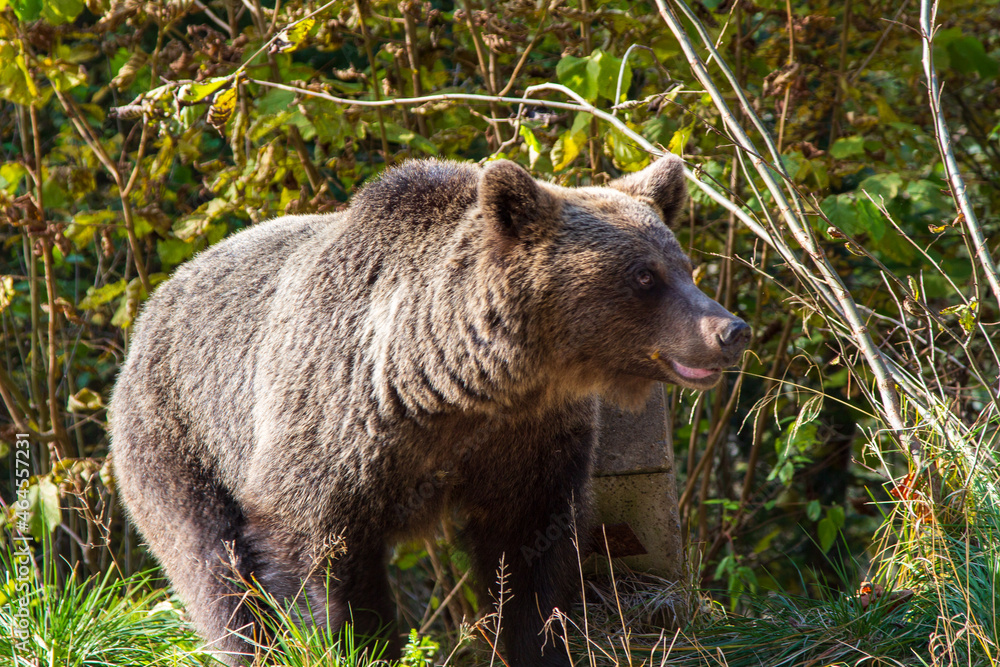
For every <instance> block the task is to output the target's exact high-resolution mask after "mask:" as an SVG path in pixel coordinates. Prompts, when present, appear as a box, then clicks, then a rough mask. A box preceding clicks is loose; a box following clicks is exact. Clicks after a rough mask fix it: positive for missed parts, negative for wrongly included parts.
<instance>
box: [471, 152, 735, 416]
mask: <svg viewBox="0 0 1000 667" xmlns="http://www.w3.org/2000/svg"><path fill="white" fill-rule="evenodd" d="M685 199H686V186H685V183H684V173H683V164H682V162H681V160H680V159H679V158H677V157H676V156H673V155H667V156H665V157H662V158H660V159H658V160H656V161H655V162H653V163H652V164H651V165H649V166H648V167H646V168H645V169H643V170H642V171H639V172H636V173H633V174H629V175H627V176H624V177H622V178H619V179H618V180H615V181H612V182H610V183H609V184H608V186H606V187H583V188H564V187H559V186H555V185H551V184H548V183H543V182H539V181H536V180H535V179H534V178H532V177H531V175H530V174H528V172H526V171H525V170H524V169H523V168H521V167H520V166H518V165H517V164H515V163H514V162H509V161H506V160H498V161H495V162H491V163H489V164H488V165H487V166H486V167H485V168H484V170H483V173H482V176H481V179H480V182H479V188H478V200H479V201H478V203H479V209H480V212H481V214H482V215H483V217H484V218H485V219H486V221H487V222H488V224H489V229H490V230H491V233H492V234H494V236H495V238H494V243H495V246H496V248H497V253H496V254H497V255H498V258H499V261H500V262H501V263H503V264H504V265H506V266H508V267H511V268H510V270H511V271H517V272H520V277H519V279H518V280H517V282H518V284H527V285H528V286H529V291H528V293H525V294H524V295H523V298H524V299H525V300H526V301H531V302H533V305H532V307H530V308H528V309H527V310H528V311H529V312H531V313H532V317H533V318H534V322H533V327H532V328H533V329H534V331H535V332H536V336H537V337H538V338H539V339H540V340H541V341H543V344H544V345H545V346H546V348H547V352H548V354H546V355H545V356H546V358H547V359H548V360H552V361H553V362H554V363H555V367H554V369H553V372H554V373H556V374H557V375H558V376H559V377H561V378H564V385H565V386H568V387H571V388H572V389H571V390H570V391H572V392H573V393H576V392H579V394H593V393H598V394H600V395H602V396H603V397H605V398H607V399H609V400H611V401H612V402H615V403H617V404H618V405H620V406H622V407H626V408H633V409H638V408H639V407H641V406H642V405H644V403H645V400H646V398H647V397H648V393H649V391H650V389H651V388H652V386H653V384H654V383H655V382H657V381H659V382H669V383H674V384H677V385H680V386H682V387H687V388H691V389H708V388H710V387H712V386H714V385H715V384H717V383H718V382H719V379H720V378H721V374H722V370H723V369H724V368H726V367H728V366H732V365H734V364H736V363H737V361H738V360H739V358H740V356H741V354H742V352H743V351H744V349H745V348H746V346H747V343H748V342H749V339H750V328H749V327H748V326H747V324H746V323H745V322H743V320H741V319H740V318H738V317H735V316H734V315H732V314H731V313H729V312H728V311H727V310H726V309H725V308H723V307H722V306H721V305H720V304H719V303H717V302H716V301H714V300H713V299H711V298H709V297H708V296H706V295H705V294H704V293H703V292H702V291H701V290H700V289H699V288H698V287H697V286H696V285H695V284H694V281H693V280H692V266H691V262H690V261H689V259H688V258H687V256H686V255H685V253H684V251H683V250H682V248H681V246H680V244H679V243H678V242H677V239H676V238H675V237H674V235H673V233H672V232H671V230H670V228H669V225H670V224H671V223H673V221H674V220H675V218H676V217H677V215H678V213H679V212H680V211H681V210H682V209H683V207H684V203H685Z"/></svg>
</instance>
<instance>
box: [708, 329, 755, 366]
mask: <svg viewBox="0 0 1000 667" xmlns="http://www.w3.org/2000/svg"><path fill="white" fill-rule="evenodd" d="M716 339H717V340H718V343H719V348H720V349H721V350H722V352H723V354H725V355H726V357H727V358H729V359H733V360H734V361H733V362H732V363H736V361H735V360H738V359H739V356H740V355H741V354H743V350H745V349H747V345H748V344H749V343H750V326H749V325H748V324H747V323H746V322H744V321H743V320H741V319H739V318H735V319H733V320H732V321H731V322H729V324H727V325H725V326H724V327H723V328H722V330H721V331H719V333H717V334H716Z"/></svg>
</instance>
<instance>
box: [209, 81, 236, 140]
mask: <svg viewBox="0 0 1000 667" xmlns="http://www.w3.org/2000/svg"><path fill="white" fill-rule="evenodd" d="M235 109H236V86H233V87H232V88H228V89H226V90H224V91H222V92H221V93H219V94H218V95H216V96H215V101H214V102H212V107H211V108H210V109H209V110H208V122H209V124H211V126H212V127H214V128H215V129H216V130H218V131H219V133H222V131H223V128H224V127H225V125H226V121H228V120H229V118H230V117H231V116H232V115H233V111H234V110H235Z"/></svg>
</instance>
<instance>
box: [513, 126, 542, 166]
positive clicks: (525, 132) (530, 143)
mask: <svg viewBox="0 0 1000 667" xmlns="http://www.w3.org/2000/svg"><path fill="white" fill-rule="evenodd" d="M518 134H520V135H521V137H522V138H523V139H524V143H525V145H527V147H528V164H529V165H530V166H531V168H532V169H534V168H535V162H537V161H538V157H539V156H540V155H541V154H542V146H541V144H539V143H538V139H537V138H536V137H535V133H534V132H532V131H531V128H530V127H528V126H527V125H521V126H520V128H519V129H518Z"/></svg>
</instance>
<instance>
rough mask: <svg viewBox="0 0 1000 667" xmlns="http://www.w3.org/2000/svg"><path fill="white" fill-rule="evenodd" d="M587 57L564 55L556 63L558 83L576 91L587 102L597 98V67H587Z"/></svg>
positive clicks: (588, 63)
mask: <svg viewBox="0 0 1000 667" xmlns="http://www.w3.org/2000/svg"><path fill="white" fill-rule="evenodd" d="M589 65H590V59H589V58H577V57H576V56H566V57H564V58H563V59H562V60H560V61H559V64H557V65H556V77H557V78H558V79H559V83H561V84H562V85H564V86H566V87H567V88H569V89H570V90H572V91H573V92H574V93H577V94H578V95H580V97H582V98H583V99H585V100H587V101H588V102H594V101H595V100H597V92H598V88H597V74H598V71H597V69H592V68H590V67H589Z"/></svg>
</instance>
